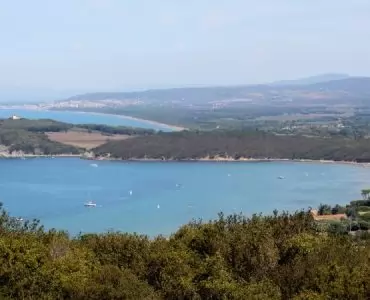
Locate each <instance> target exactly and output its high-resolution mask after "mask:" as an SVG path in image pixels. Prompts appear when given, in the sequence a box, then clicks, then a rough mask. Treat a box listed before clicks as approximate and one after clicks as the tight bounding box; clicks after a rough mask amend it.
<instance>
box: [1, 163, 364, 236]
mask: <svg viewBox="0 0 370 300" xmlns="http://www.w3.org/2000/svg"><path fill="white" fill-rule="evenodd" d="M94 163H95V164H96V165H93V164H94ZM280 176H281V177H284V179H279V177H280ZM369 187H370V168H365V167H360V166H353V165H343V164H320V163H295V162H266V163H249V162H248V163H244V162H228V163H222V162H117V161H115V162H113V161H98V162H92V161H88V160H82V159H78V158H55V159H51V158H32V159H25V160H21V159H3V160H0V201H1V202H3V204H4V206H5V208H6V209H7V210H8V211H9V212H10V213H11V215H13V216H16V217H22V218H23V219H33V218H36V219H40V221H41V223H42V224H43V225H45V227H46V228H57V229H63V230H68V231H69V232H70V233H71V234H78V233H79V232H85V233H86V232H105V231H107V230H117V231H125V232H126V231H127V232H138V233H143V234H148V235H150V236H154V235H157V234H164V235H168V234H170V233H171V232H174V231H176V229H177V228H178V227H179V226H181V225H182V224H186V223H187V222H189V221H190V220H192V219H199V218H201V219H203V220H209V219H214V218H217V213H218V212H221V211H222V212H224V213H225V214H231V213H239V212H243V213H244V214H246V215H249V216H250V215H252V214H253V213H272V211H273V210H274V209H278V210H280V211H282V210H289V211H295V210H297V209H307V208H308V207H317V206H318V205H319V204H320V203H328V204H336V203H339V204H346V203H348V202H349V201H351V200H354V199H356V198H360V190H361V189H363V188H369ZM90 200H91V201H94V202H96V204H97V207H92V208H88V207H85V206H84V203H86V202H88V201H90Z"/></svg>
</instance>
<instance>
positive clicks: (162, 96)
mask: <svg viewBox="0 0 370 300" xmlns="http://www.w3.org/2000/svg"><path fill="white" fill-rule="evenodd" d="M108 100H109V101H112V100H114V101H116V102H117V103H119V102H120V101H122V102H126V103H134V102H135V101H136V102H138V101H139V102H141V103H146V104H150V103H157V104H158V103H179V104H181V103H182V104H206V103H217V102H220V101H221V102H222V101H224V102H227V101H229V102H230V101H233V102H238V101H240V102H252V103H253V102H255V103H271V102H296V101H297V103H298V102H299V103H305V102H308V103H310V102H312V101H319V102H320V103H323V102H324V103H339V104H343V103H351V104H353V103H359V104H363V103H365V102H366V103H368V104H370V77H351V76H349V75H346V74H324V75H319V76H313V77H308V78H302V79H298V80H285V81H279V82H274V83H270V84H260V85H242V86H218V87H189V88H172V89H158V90H146V91H138V92H122V93H120V92H118V93H117V92H114V93H109V92H108V93H105V92H100V93H89V94H82V95H77V96H73V97H71V98H68V99H67V100H64V101H62V102H66V101H67V102H68V101H82V102H83V101H92V102H107V101H108Z"/></svg>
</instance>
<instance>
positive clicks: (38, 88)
mask: <svg viewBox="0 0 370 300" xmlns="http://www.w3.org/2000/svg"><path fill="white" fill-rule="evenodd" d="M327 72H341V73H350V74H353V75H370V0H258V1H256V0H228V1H226V0H63V1H53V0H32V1H30V0H11V1H10V0H0V94H1V91H2V92H3V94H4V93H5V92H6V91H10V92H14V90H15V93H16V94H17V93H18V94H17V95H18V96H19V95H22V93H29V91H33V92H34V93H36V94H37V93H38V92H40V93H43V94H44V95H46V94H47V95H53V93H55V96H59V95H61V94H63V93H74V92H84V91H111V90H129V89H137V88H153V87H154V88H155V87H173V86H186V85H217V84H245V83H261V82H266V81H273V80H279V79H292V78H296V77H303V76H310V75H315V74H318V73H327ZM20 88H21V89H20ZM4 91H5V92H4ZM45 93H46V94H45ZM18 96H17V97H18ZM13 98H14V97H13ZM15 98H16V97H15Z"/></svg>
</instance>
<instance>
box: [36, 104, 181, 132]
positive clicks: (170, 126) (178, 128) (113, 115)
mask: <svg viewBox="0 0 370 300" xmlns="http://www.w3.org/2000/svg"><path fill="white" fill-rule="evenodd" d="M40 110H42V109H40ZM44 111H62V112H63V111H64V112H71V113H79V114H92V115H96V116H99V115H100V116H112V117H118V118H120V119H126V120H132V121H139V122H145V123H148V124H152V125H158V126H163V127H167V128H170V129H172V130H173V131H182V130H187V129H188V128H186V127H181V126H176V125H171V124H165V123H161V122H157V121H153V120H147V119H141V118H136V117H131V116H127V115H117V114H109V113H101V112H89V111H74V110H50V109H44Z"/></svg>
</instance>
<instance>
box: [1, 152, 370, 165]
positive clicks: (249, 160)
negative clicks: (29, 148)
mask: <svg viewBox="0 0 370 300" xmlns="http://www.w3.org/2000/svg"><path fill="white" fill-rule="evenodd" d="M26 158H80V159H83V160H93V161H112V162H113V161H115V162H143V163H145V162H158V163H159V162H163V163H207V162H209V163H214V162H219V163H268V162H293V163H315V164H336V165H353V166H361V167H370V162H368V163H365V162H355V161H345V160H343V161H335V160H315V159H288V158H241V159H230V158H215V159H211V158H199V159H155V158H130V159H121V158H112V157H91V156H86V155H84V154H55V155H49V154H22V155H17V154H15V155H14V154H13V155H12V154H9V155H0V159H26Z"/></svg>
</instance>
